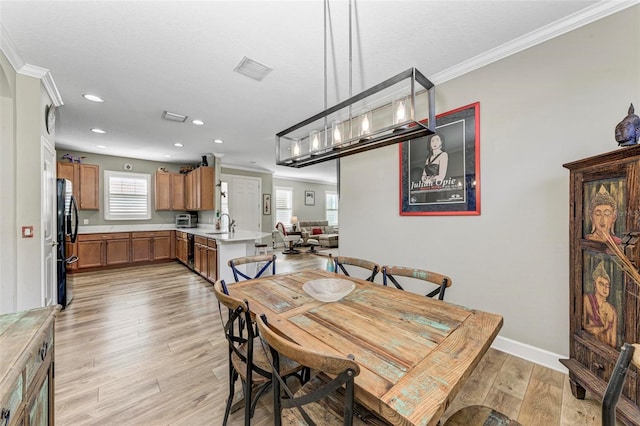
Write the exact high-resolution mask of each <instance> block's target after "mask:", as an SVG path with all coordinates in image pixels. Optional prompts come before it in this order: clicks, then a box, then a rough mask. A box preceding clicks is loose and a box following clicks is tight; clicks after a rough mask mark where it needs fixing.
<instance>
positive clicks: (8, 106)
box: [0, 52, 18, 314]
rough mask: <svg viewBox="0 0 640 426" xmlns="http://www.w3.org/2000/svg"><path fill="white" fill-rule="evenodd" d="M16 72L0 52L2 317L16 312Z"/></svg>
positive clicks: (0, 263) (0, 266)
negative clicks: (4, 314)
mask: <svg viewBox="0 0 640 426" xmlns="http://www.w3.org/2000/svg"><path fill="white" fill-rule="evenodd" d="M15 87H16V72H15V70H14V69H13V67H12V66H11V65H10V64H9V62H8V61H7V58H6V57H5V55H4V53H2V52H0V182H2V185H1V188H2V200H3V202H2V203H0V241H1V244H0V314H3V313H7V312H13V311H15V309H16V304H17V290H18V289H17V285H16V282H17V281H16V273H17V271H16V251H17V232H16V229H17V225H16V186H15V185H16V176H15V171H16V169H15V168H16V155H15V152H16V147H15V106H16V103H15Z"/></svg>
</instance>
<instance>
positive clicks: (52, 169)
mask: <svg viewBox="0 0 640 426" xmlns="http://www.w3.org/2000/svg"><path fill="white" fill-rule="evenodd" d="M41 142H42V168H43V169H42V216H41V217H42V249H43V251H42V253H43V258H42V261H43V265H42V275H43V276H42V306H49V305H51V304H55V303H57V300H58V292H57V259H58V250H57V245H58V244H64V241H56V238H57V222H58V215H57V206H56V202H57V195H56V150H55V148H54V147H53V145H52V144H51V142H49V140H48V139H47V138H45V137H42V139H41ZM54 301H56V302H55V303H54Z"/></svg>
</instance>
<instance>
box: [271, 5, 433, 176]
mask: <svg viewBox="0 0 640 426" xmlns="http://www.w3.org/2000/svg"><path fill="white" fill-rule="evenodd" d="M326 10H327V2H326V1H325V14H326ZM349 12H350V13H349V29H350V30H349V31H350V32H351V2H349ZM326 26H327V23H326V19H325V29H324V31H325V47H324V49H325V58H326V31H327V28H326ZM349 52H351V35H350V36H349ZM349 55H350V56H351V53H350V54H349ZM325 60H326V59H325ZM350 60H351V58H350ZM350 72H351V63H350ZM325 85H326V66H325ZM325 92H326V88H325ZM350 93H351V90H350ZM433 134H435V86H434V84H433V83H432V82H431V81H429V79H427V78H426V77H425V76H424V75H423V74H422V73H421V72H420V71H418V70H417V69H415V68H409V69H408V70H406V71H404V72H401V73H400V74H397V75H395V76H393V77H391V78H390V79H388V80H385V81H383V82H381V83H379V84H377V85H375V86H373V87H371V88H370V89H367V90H365V91H363V92H361V93H359V94H357V95H355V96H351V97H349V99H347V100H345V101H343V102H340V103H338V104H337V105H334V106H332V107H331V108H327V107H326V93H325V110H324V111H322V112H320V113H318V114H316V115H314V116H312V117H310V118H308V119H306V120H303V121H301V122H300V123H298V124H295V125H293V126H291V127H289V128H288V129H286V130H283V131H281V132H279V133H278V134H276V164H278V165H281V166H289V167H296V168H299V167H305V166H309V165H312V164H317V163H322V162H324V161H329V160H334V159H337V158H341V157H345V156H347V155H353V154H357V153H359V152H363V151H368V150H371V149H375V148H380V147H383V146H387V145H392V144H396V143H400V142H404V141H407V140H410V139H416V138H420V137H423V136H429V135H433Z"/></svg>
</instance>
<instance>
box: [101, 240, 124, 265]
mask: <svg viewBox="0 0 640 426" xmlns="http://www.w3.org/2000/svg"><path fill="white" fill-rule="evenodd" d="M106 244H107V248H106V251H107V265H119V264H122V263H129V240H128V239H126V240H108V241H106Z"/></svg>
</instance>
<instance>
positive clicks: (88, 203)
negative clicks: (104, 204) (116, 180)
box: [56, 162, 100, 210]
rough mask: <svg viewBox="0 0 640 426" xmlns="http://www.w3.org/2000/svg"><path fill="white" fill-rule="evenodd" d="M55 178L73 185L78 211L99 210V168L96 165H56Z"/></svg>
mask: <svg viewBox="0 0 640 426" xmlns="http://www.w3.org/2000/svg"><path fill="white" fill-rule="evenodd" d="M56 174H57V176H58V178H62V179H69V180H70V181H71V183H72V184H73V196H74V197H76V200H77V202H78V208H79V209H80V210H98V209H99V208H100V196H99V194H100V167H99V166H98V165H96V164H79V163H62V162H60V163H58V164H57V173H56Z"/></svg>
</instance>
